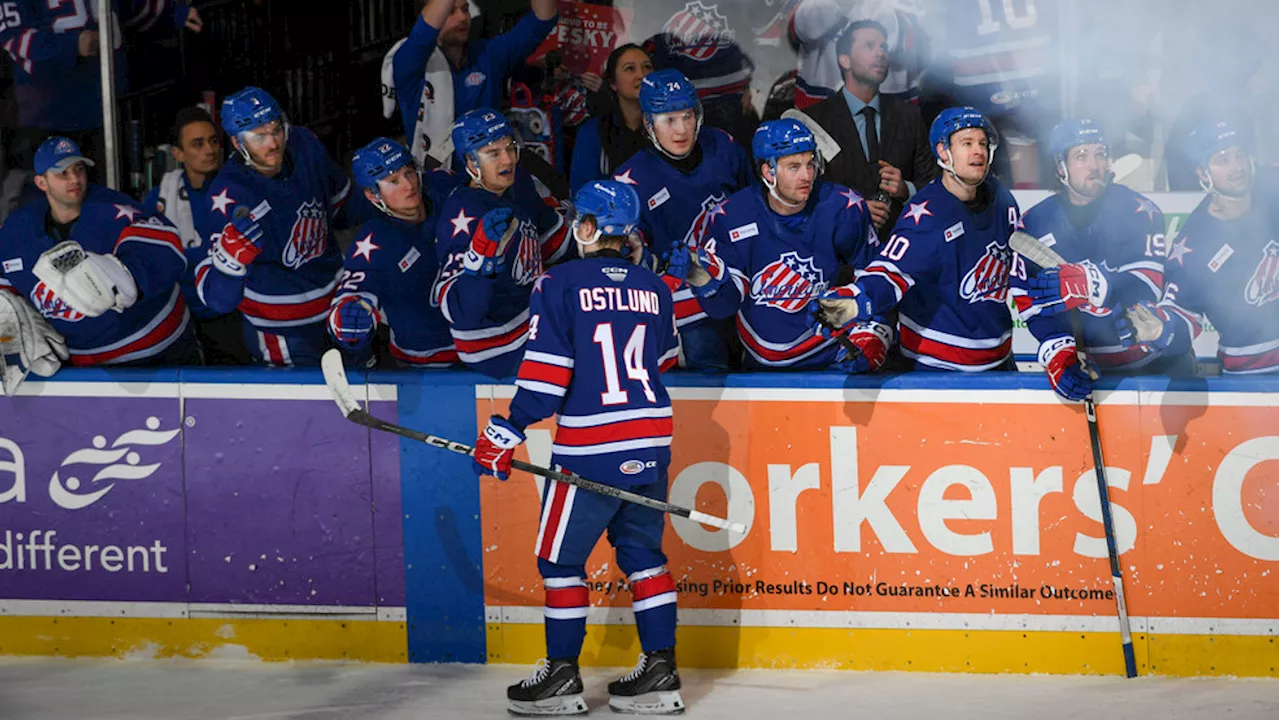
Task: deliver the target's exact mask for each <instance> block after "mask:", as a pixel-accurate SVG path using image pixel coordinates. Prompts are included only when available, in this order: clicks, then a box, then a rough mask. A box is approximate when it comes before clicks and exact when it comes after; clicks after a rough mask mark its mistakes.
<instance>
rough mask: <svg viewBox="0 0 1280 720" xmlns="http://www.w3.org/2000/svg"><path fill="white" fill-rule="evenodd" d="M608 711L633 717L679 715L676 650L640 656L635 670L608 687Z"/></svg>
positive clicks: (680, 705) (681, 705)
mask: <svg viewBox="0 0 1280 720" xmlns="http://www.w3.org/2000/svg"><path fill="white" fill-rule="evenodd" d="M609 709H611V710H613V711H614V712H620V713H632V714H635V715H679V714H680V713H683V712H684V698H682V697H680V673H679V672H677V671H676V649H675V648H667V649H665V650H656V651H654V652H650V653H641V655H640V661H639V662H638V663H636V669H635V670H632V671H631V672H630V673H627V674H626V675H625V676H623V677H622V678H620V679H618V680H614V681H613V682H611V683H609Z"/></svg>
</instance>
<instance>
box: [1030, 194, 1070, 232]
mask: <svg viewBox="0 0 1280 720" xmlns="http://www.w3.org/2000/svg"><path fill="white" fill-rule="evenodd" d="M1062 203H1063V200H1062V193H1057V192H1055V193H1052V194H1050V195H1049V197H1047V198H1045V199H1043V200H1041V201H1040V202H1038V203H1036V204H1035V205H1032V206H1031V207H1029V208H1027V209H1026V210H1023V211H1022V223H1023V225H1025V226H1026V230H1027V232H1028V233H1030V234H1032V235H1037V234H1039V233H1042V232H1048V231H1050V230H1052V229H1053V227H1052V226H1053V224H1054V222H1055V221H1056V220H1057V219H1058V218H1059V217H1061V215H1062Z"/></svg>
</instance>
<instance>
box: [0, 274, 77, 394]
mask: <svg viewBox="0 0 1280 720" xmlns="http://www.w3.org/2000/svg"><path fill="white" fill-rule="evenodd" d="M67 357H68V355H67V342H66V340H64V339H63V337H62V335H61V334H59V333H58V331H57V330H54V329H53V328H52V327H50V326H49V323H47V322H45V319H44V318H43V317H40V314H39V313H38V312H36V309H35V308H33V307H31V305H29V304H28V303H27V301H25V300H23V299H22V298H20V297H18V296H17V295H14V294H13V293H8V292H0V384H2V385H3V389H4V394H5V395H13V394H14V393H15V392H16V391H17V389H18V386H19V385H21V384H22V381H23V380H25V379H26V377H27V373H35V374H36V375H39V376H40V377H50V376H52V375H53V374H54V373H56V372H57V371H58V369H59V368H61V367H62V361H63V360H66V359H67Z"/></svg>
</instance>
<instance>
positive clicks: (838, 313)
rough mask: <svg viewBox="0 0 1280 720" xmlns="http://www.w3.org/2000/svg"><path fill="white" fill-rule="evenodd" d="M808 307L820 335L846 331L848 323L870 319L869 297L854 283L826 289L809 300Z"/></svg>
mask: <svg viewBox="0 0 1280 720" xmlns="http://www.w3.org/2000/svg"><path fill="white" fill-rule="evenodd" d="M808 309H809V314H810V315H811V316H812V317H813V324H814V326H815V327H816V329H817V332H818V334H820V335H822V337H831V336H832V335H833V334H834V333H837V332H848V330H849V326H850V325H853V324H854V323H856V322H867V321H869V320H871V298H869V297H867V296H866V295H864V294H862V292H861V291H860V290H858V287H857V286H856V285H845V286H843V287H838V288H835V289H834V290H828V291H827V292H825V293H823V294H822V295H820V296H819V297H818V298H817V299H816V300H810V301H809V308H808Z"/></svg>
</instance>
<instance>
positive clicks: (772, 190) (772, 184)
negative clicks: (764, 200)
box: [760, 161, 805, 208]
mask: <svg viewBox="0 0 1280 720" xmlns="http://www.w3.org/2000/svg"><path fill="white" fill-rule="evenodd" d="M769 168H770V169H771V170H773V174H774V179H773V180H772V181H771V180H769V178H768V176H766V175H765V174H764V173H761V174H760V180H761V181H762V182H764V186H765V187H767V188H769V194H770V195H772V196H773V199H774V200H777V201H778V202H780V203H782V204H783V205H785V206H786V207H789V208H798V207H804V205H805V203H802V202H794V203H793V202H787V201H786V200H783V199H782V196H781V195H779V194H778V180H777V174H778V166H777V164H776V161H770V163H769Z"/></svg>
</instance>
